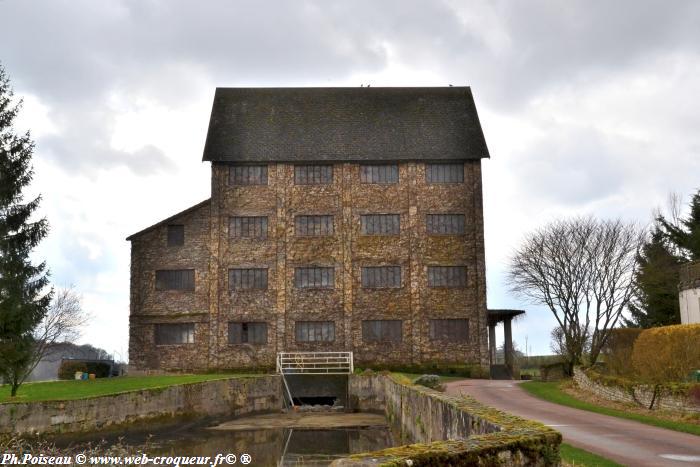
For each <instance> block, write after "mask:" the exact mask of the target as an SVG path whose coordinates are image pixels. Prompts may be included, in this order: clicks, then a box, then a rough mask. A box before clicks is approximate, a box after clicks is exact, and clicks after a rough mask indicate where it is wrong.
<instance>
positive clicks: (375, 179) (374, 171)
mask: <svg viewBox="0 0 700 467" xmlns="http://www.w3.org/2000/svg"><path fill="white" fill-rule="evenodd" d="M360 181H361V182H362V183H397V182H398V181H399V166H398V165H397V164H384V165H378V164H363V165H360Z"/></svg>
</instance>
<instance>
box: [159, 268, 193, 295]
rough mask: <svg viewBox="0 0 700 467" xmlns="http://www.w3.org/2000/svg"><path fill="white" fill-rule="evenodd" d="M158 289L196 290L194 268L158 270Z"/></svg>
mask: <svg viewBox="0 0 700 467" xmlns="http://www.w3.org/2000/svg"><path fill="white" fill-rule="evenodd" d="M156 290H194V269H165V270H159V271H156Z"/></svg>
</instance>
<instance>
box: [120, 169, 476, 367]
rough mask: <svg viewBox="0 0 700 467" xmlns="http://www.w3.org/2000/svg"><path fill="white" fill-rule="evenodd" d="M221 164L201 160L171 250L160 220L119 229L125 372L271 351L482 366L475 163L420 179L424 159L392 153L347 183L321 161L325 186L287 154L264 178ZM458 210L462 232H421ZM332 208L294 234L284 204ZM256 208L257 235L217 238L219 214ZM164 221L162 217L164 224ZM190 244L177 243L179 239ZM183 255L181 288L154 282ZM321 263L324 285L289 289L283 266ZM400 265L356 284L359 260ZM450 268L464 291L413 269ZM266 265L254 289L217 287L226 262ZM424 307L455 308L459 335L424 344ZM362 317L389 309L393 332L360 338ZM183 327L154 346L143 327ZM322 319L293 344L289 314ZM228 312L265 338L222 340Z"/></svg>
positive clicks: (222, 219) (244, 363)
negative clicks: (303, 177)
mask: <svg viewBox="0 0 700 467" xmlns="http://www.w3.org/2000/svg"><path fill="white" fill-rule="evenodd" d="M229 167H230V166H229V165H227V164H222V163H213V164H212V196H211V200H210V202H209V203H207V204H206V205H203V206H201V207H200V208H198V209H195V210H193V211H186V212H185V213H183V215H181V216H179V217H177V218H175V219H174V220H175V221H177V223H184V224H185V226H186V227H185V229H186V240H185V246H184V247H178V248H175V249H172V248H167V247H165V246H164V245H165V232H166V225H165V224H163V225H159V226H156V227H155V228H153V229H151V230H147V231H145V232H143V233H140V234H137V235H136V236H133V237H132V271H131V273H132V282H131V287H132V295H131V300H132V305H131V315H132V318H131V331H130V348H129V351H130V361H131V363H132V369H134V370H137V371H138V370H140V371H149V370H180V369H204V368H210V369H229V368H240V367H265V366H267V367H271V366H274V358H275V354H276V352H280V351H295V350H297V351H309V350H320V351H331V350H332V351H348V350H351V351H353V352H354V355H355V361H356V363H357V364H359V365H362V364H364V363H371V364H374V365H376V364H409V363H412V364H420V363H428V362H430V363H432V362H441V363H469V364H476V365H481V366H482V367H484V368H486V367H487V366H488V352H487V329H486V282H485V264H484V233H483V212H482V210H483V207H482V193H481V165H480V161H478V160H477V161H467V162H465V163H464V183H453V184H427V183H426V181H425V164H424V163H421V162H403V163H400V164H399V182H398V183H396V184H390V185H378V184H364V183H360V165H359V164H356V163H349V162H347V163H335V164H334V165H333V182H332V183H331V184H329V185H295V184H294V165H293V164H286V163H271V164H268V184H267V185H258V186H242V187H241V186H239V187H236V186H230V185H229V183H228V170H229ZM367 213H392V214H399V215H400V218H401V231H400V234H399V235H394V236H366V235H360V216H361V215H362V214H367ZM428 213H463V214H464V215H465V219H466V231H465V234H464V235H459V236H457V235H455V236H431V235H427V233H426V222H425V218H426V214H428ZM305 214H324V215H333V216H334V234H333V235H332V236H326V237H297V236H296V235H295V230H294V218H295V216H296V215H305ZM234 215H243V216H267V217H268V232H267V238H265V239H231V238H230V236H229V232H228V229H229V225H228V224H229V218H230V217H231V216H234ZM166 224H167V223H166ZM190 247H191V249H190ZM180 265H186V266H188V267H190V268H195V270H196V281H197V283H196V288H195V292H154V291H153V278H152V276H153V271H154V270H155V269H159V268H164V267H171V266H172V267H174V266H180ZM311 265H314V266H326V267H333V268H334V271H335V284H334V286H333V287H332V288H330V289H316V290H307V289H297V288H295V287H294V270H295V267H297V266H311ZM380 265H400V266H401V268H402V284H401V287H400V288H392V289H363V288H362V287H361V286H360V281H361V268H362V267H363V266H380ZM430 265H463V266H466V268H467V286H466V287H464V288H429V287H427V277H426V275H427V273H426V270H427V266H430ZM234 267H260V268H267V270H268V287H267V289H266V290H250V291H237V292H236V293H231V292H229V289H228V270H229V269H230V268H234ZM431 318H467V319H468V321H469V336H468V340H467V341H466V342H444V341H431V339H430V338H429V320H430V319H431ZM366 319H372V320H377V319H399V320H402V341H401V342H381V343H369V342H365V341H364V340H363V338H362V321H363V320H366ZM162 320H172V321H173V322H175V321H183V322H184V321H189V322H195V323H197V324H196V336H195V343H194V344H188V345H179V346H154V345H153V341H152V339H153V337H152V336H153V324H154V323H156V322H161V321H162ZM305 320H308V321H317V320H322V321H333V322H334V323H335V341H333V342H297V341H296V339H295V322H296V321H305ZM229 321H264V322H266V323H267V337H268V341H267V343H266V344H246V345H232V344H229V343H228V334H227V332H228V322H229Z"/></svg>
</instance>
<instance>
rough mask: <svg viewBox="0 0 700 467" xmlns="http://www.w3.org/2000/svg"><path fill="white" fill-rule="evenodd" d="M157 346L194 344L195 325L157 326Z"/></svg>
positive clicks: (174, 324)
mask: <svg viewBox="0 0 700 467" xmlns="http://www.w3.org/2000/svg"><path fill="white" fill-rule="evenodd" d="M154 337H155V342H156V345H168V344H194V323H173V324H156V325H155V336H154Z"/></svg>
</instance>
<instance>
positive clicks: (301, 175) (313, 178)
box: [294, 165, 333, 185]
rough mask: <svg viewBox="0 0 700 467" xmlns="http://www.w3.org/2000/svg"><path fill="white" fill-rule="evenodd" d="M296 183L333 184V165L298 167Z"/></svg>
mask: <svg viewBox="0 0 700 467" xmlns="http://www.w3.org/2000/svg"><path fill="white" fill-rule="evenodd" d="M294 183H295V184H297V185H327V184H330V183H333V166H332V165H296V166H294Z"/></svg>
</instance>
